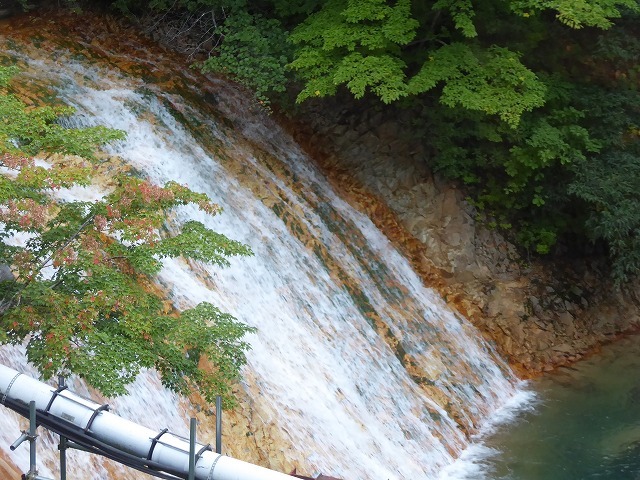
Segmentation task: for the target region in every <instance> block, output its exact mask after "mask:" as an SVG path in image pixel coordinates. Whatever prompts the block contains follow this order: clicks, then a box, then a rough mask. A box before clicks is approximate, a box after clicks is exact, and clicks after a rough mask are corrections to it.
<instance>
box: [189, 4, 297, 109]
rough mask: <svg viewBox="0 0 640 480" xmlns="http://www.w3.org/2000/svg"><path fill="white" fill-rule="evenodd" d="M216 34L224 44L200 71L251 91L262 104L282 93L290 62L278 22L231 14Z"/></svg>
mask: <svg viewBox="0 0 640 480" xmlns="http://www.w3.org/2000/svg"><path fill="white" fill-rule="evenodd" d="M217 34H218V35H220V36H222V37H224V42H223V43H222V44H221V45H220V46H219V48H218V51H217V55H216V56H212V57H210V58H209V59H207V60H206V61H205V62H203V63H202V64H201V68H202V70H203V71H209V72H219V73H224V74H225V75H229V76H231V77H233V78H235V79H236V80H238V81H239V82H240V83H242V84H243V85H245V86H247V87H249V88H250V89H251V90H253V91H254V92H255V94H256V96H257V97H258V99H259V100H260V101H262V102H263V103H268V102H269V95H273V94H274V93H276V92H284V91H285V89H286V84H287V82H288V79H287V77H286V74H285V65H286V64H287V63H288V62H289V60H290V57H291V52H290V50H291V48H290V46H289V43H288V42H287V33H286V32H285V31H284V30H283V29H282V27H281V25H280V22H279V21H278V20H275V19H268V18H264V17H263V16H262V15H259V14H255V15H251V14H249V13H248V12H246V11H235V12H233V13H232V14H230V15H229V16H228V17H227V18H226V20H225V22H224V24H223V25H221V26H220V27H219V28H218V31H217Z"/></svg>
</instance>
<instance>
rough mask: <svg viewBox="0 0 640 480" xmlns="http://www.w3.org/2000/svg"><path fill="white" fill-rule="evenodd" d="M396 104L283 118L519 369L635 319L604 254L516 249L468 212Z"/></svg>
mask: <svg viewBox="0 0 640 480" xmlns="http://www.w3.org/2000/svg"><path fill="white" fill-rule="evenodd" d="M345 105H351V106H350V107H348V108H347V107H345ZM396 113H397V115H393V116H389V115H387V116H385V115H383V114H382V113H381V112H380V111H378V110H376V108H375V107H372V106H369V105H366V104H365V103H362V104H361V105H356V104H354V103H353V102H352V101H350V100H345V99H335V100H332V101H323V102H317V103H310V104H308V105H306V106H305V107H304V111H303V112H302V114H300V115H299V116H298V117H297V118H296V120H295V121H293V122H290V123H289V129H290V131H292V132H293V134H294V136H295V137H296V139H297V140H298V141H300V142H301V143H302V144H303V145H306V146H307V149H308V150H309V151H310V152H312V153H313V156H314V158H315V159H316V160H317V161H318V163H319V165H320V166H321V167H322V168H323V169H324V170H325V172H327V174H328V175H329V177H330V178H331V179H332V182H333V184H334V186H335V187H336V188H337V189H338V190H339V191H340V193H341V195H343V196H344V197H345V198H349V199H350V200H351V201H352V202H354V203H355V204H357V205H358V206H359V208H361V209H362V210H363V211H365V212H367V213H368V215H369V217H370V218H371V219H372V220H373V221H374V223H376V224H377V225H378V227H380V228H381V229H382V230H383V231H385V233H386V234H387V235H388V236H389V237H390V238H392V239H393V241H394V242H396V244H398V245H400V246H401V247H402V248H403V249H404V251H405V254H406V255H407V256H408V257H409V258H410V259H411V260H412V262H413V264H414V265H415V266H416V268H417V270H418V271H420V272H421V274H422V276H423V278H424V279H425V282H426V283H427V284H428V285H429V286H432V287H433V288H435V289H437V290H438V291H439V292H440V293H441V295H442V296H443V297H444V298H445V299H446V300H447V302H448V303H449V304H451V305H452V306H454V307H456V308H457V309H458V310H459V311H460V312H461V313H463V314H464V315H465V316H467V317H468V318H469V319H470V320H471V321H472V322H473V323H474V324H475V325H476V326H477V327H479V328H480V329H481V331H482V332H483V334H485V336H487V337H488V338H490V339H492V340H493V341H494V342H495V344H496V345H497V348H498V350H499V351H500V352H501V353H502V354H503V355H504V356H505V358H507V359H508V360H509V362H510V363H511V365H512V366H514V368H516V369H517V370H518V371H519V372H520V374H521V375H522V376H525V377H527V376H532V375H537V374H539V373H541V372H544V371H548V370H552V369H554V368H555V367H557V366H560V365H566V364H569V363H571V362H574V361H576V360H579V359H580V358H582V357H583V356H584V355H587V354H589V353H591V352H593V351H597V349H598V347H599V346H600V345H602V344H603V343H606V342H609V341H612V340H614V339H615V338H617V337H618V336H619V335H621V334H624V333H629V332H634V331H636V330H637V329H638V326H639V325H640V315H639V313H640V301H639V299H640V282H638V281H637V280H636V281H635V282H633V283H630V284H627V285H624V286H623V287H621V288H620V289H618V288H616V287H615V286H614V285H612V283H611V280H610V279H609V278H608V276H607V273H606V268H605V267H606V266H605V265H603V264H602V262H603V260H602V259H594V260H593V261H591V260H589V259H580V260H566V259H562V258H553V259H528V258H525V257H523V256H522V255H521V254H520V253H519V252H518V251H517V249H516V247H515V246H514V245H512V244H511V243H509V242H508V241H507V240H506V239H505V238H504V237H503V236H502V235H501V234H500V233H499V232H497V231H496V230H491V229H489V228H487V227H485V226H484V225H483V224H482V223H481V222H478V221H476V214H477V212H476V211H475V210H474V208H473V207H472V206H471V205H469V204H468V203H467V202H466V200H465V195H464V192H463V191H462V190H461V188H459V186H457V185H455V184H454V183H452V182H448V181H445V180H444V179H442V178H440V177H439V176H438V175H436V174H434V173H433V172H432V171H431V170H430V168H429V166H428V158H427V157H426V154H425V152H424V150H423V148H422V146H421V141H420V139H416V138H411V136H409V135H408V134H407V131H408V128H407V126H408V125H409V124H410V122H411V118H408V114H406V113H403V112H401V111H399V112H396Z"/></svg>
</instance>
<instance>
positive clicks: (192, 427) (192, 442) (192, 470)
mask: <svg viewBox="0 0 640 480" xmlns="http://www.w3.org/2000/svg"><path fill="white" fill-rule="evenodd" d="M195 479H196V419H195V418H192V419H191V422H190V423H189V480H195Z"/></svg>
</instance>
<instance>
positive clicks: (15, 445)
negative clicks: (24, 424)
mask: <svg viewBox="0 0 640 480" xmlns="http://www.w3.org/2000/svg"><path fill="white" fill-rule="evenodd" d="M28 439H29V434H28V433H27V432H22V435H20V436H19V437H18V439H17V440H16V441H15V442H13V443H12V444H11V446H10V447H9V449H10V450H11V451H12V452H13V451H14V450H15V449H16V448H18V447H19V446H20V445H21V444H22V442H24V441H25V440H28Z"/></svg>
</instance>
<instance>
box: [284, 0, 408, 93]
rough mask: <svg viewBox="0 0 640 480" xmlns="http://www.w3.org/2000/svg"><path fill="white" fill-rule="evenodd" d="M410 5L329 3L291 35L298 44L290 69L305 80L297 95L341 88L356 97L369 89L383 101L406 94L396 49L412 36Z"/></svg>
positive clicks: (402, 1) (342, 0)
mask: <svg viewBox="0 0 640 480" xmlns="http://www.w3.org/2000/svg"><path fill="white" fill-rule="evenodd" d="M410 8H411V5H410V2H409V1H406V0H400V1H398V2H396V3H395V5H393V6H390V5H388V4H387V2H384V1H382V0H367V1H363V0H361V1H355V0H330V1H327V2H325V4H324V5H323V6H322V9H321V10H320V11H319V12H316V13H314V14H312V15H311V16H309V17H308V18H307V19H306V20H305V21H304V22H303V23H301V24H300V25H298V26H297V27H296V28H295V29H294V30H293V32H292V34H291V41H292V42H293V43H294V44H295V45H297V46H298V48H297V50H296V54H295V57H296V58H295V59H294V61H293V62H291V64H290V67H291V68H292V69H294V70H295V71H296V73H297V74H298V75H299V76H300V78H301V79H302V80H303V81H304V82H305V87H304V88H303V89H302V91H301V92H300V94H299V95H298V101H299V102H301V101H303V100H305V99H307V98H312V97H322V96H326V95H333V94H335V92H336V89H337V87H338V86H339V85H343V84H344V85H346V86H347V88H348V89H349V90H350V91H351V92H352V93H353V94H354V96H355V97H356V98H361V97H362V96H363V95H364V94H365V92H366V91H367V89H370V90H371V91H372V92H373V93H374V94H376V95H377V96H378V97H380V99H381V100H382V101H383V102H385V103H390V102H392V101H395V100H397V99H399V98H400V97H403V96H406V95H407V94H408V91H407V86H406V81H405V73H404V69H405V67H406V63H405V62H404V61H403V60H402V58H401V57H400V55H399V54H400V49H399V47H400V46H402V45H406V44H408V43H409V42H410V41H411V40H412V39H413V38H414V36H415V31H416V28H417V27H418V22H417V21H416V20H415V19H413V18H412V17H411V12H410Z"/></svg>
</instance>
